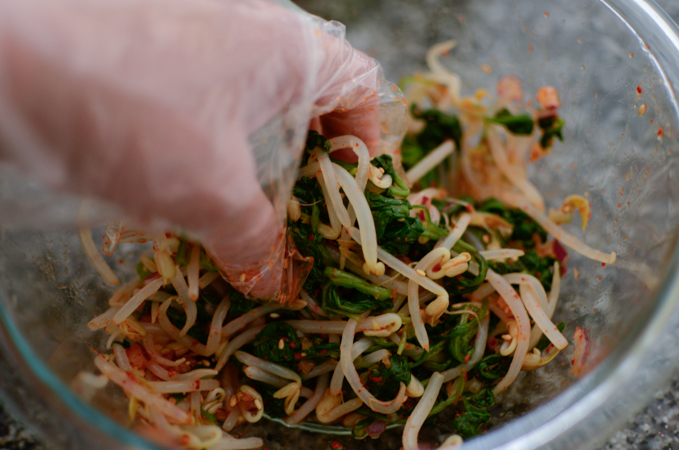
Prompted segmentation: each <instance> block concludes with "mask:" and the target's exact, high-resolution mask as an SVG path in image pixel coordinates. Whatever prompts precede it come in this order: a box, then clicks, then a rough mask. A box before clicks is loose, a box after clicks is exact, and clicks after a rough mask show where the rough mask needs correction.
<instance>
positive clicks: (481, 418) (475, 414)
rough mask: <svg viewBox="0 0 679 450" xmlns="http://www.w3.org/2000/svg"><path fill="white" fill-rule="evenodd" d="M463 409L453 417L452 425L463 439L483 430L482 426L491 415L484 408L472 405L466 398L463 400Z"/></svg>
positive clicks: (488, 420)
mask: <svg viewBox="0 0 679 450" xmlns="http://www.w3.org/2000/svg"><path fill="white" fill-rule="evenodd" d="M464 409H465V411H464V412H463V413H462V414H460V415H459V416H457V417H456V418H455V419H453V426H454V427H455V429H456V430H457V434H459V435H460V436H461V437H462V438H464V439H469V438H470V437H473V436H476V435H478V434H479V433H481V432H482V431H483V427H484V426H485V425H486V424H487V423H488V422H490V419H492V418H493V417H492V416H491V415H490V414H489V413H488V412H487V411H486V410H485V409H481V408H476V407H474V406H473V405H472V404H471V403H470V402H469V401H468V400H466V399H465V400H464Z"/></svg>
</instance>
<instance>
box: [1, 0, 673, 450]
mask: <svg viewBox="0 0 679 450" xmlns="http://www.w3.org/2000/svg"><path fill="white" fill-rule="evenodd" d="M298 3H299V4H300V5H301V6H303V7H304V8H307V9H308V10H310V11H311V12H313V13H316V14H319V15H321V16H323V17H325V18H332V19H336V20H339V21H341V22H343V23H346V24H347V25H348V33H347V35H348V38H349V40H350V41H351V42H352V43H353V44H354V46H356V47H357V48H359V49H361V50H364V51H366V52H367V53H369V54H371V55H372V56H374V57H376V58H377V59H378V60H379V61H381V62H382V65H383V67H384V70H385V74H386V77H387V78H388V79H390V80H392V81H398V80H399V79H400V78H401V77H403V76H405V75H409V74H412V73H414V72H416V71H418V70H423V69H424V55H425V51H426V49H427V48H428V47H429V46H431V45H432V44H435V43H437V42H441V41H444V40H448V39H455V40H457V43H458V45H457V47H456V48H455V49H453V50H452V51H451V52H450V54H449V55H447V56H445V57H444V58H443V63H444V64H445V65H446V66H447V67H449V68H451V69H453V70H454V71H456V72H457V73H459V74H460V75H461V77H462V80H463V92H464V93H466V94H471V93H473V92H474V91H475V90H476V89H477V88H487V89H489V90H492V89H494V86H495V82H496V81H497V79H498V78H499V77H500V76H502V75H515V76H517V77H519V78H520V79H522V80H523V83H524V90H525V91H526V92H527V93H532V94H534V93H535V91H536V90H537V88H538V87H540V86H542V85H545V84H549V85H553V86H556V87H557V88H558V89H559V92H560V94H561V100H562V103H563V108H562V115H563V117H564V118H565V119H566V128H565V133H564V138H565V142H564V143H562V144H558V145H557V146H556V148H555V150H554V151H553V152H552V153H551V154H550V155H549V156H548V157H547V158H544V159H542V160H540V161H539V162H538V163H536V164H535V165H533V166H532V167H531V169H530V170H531V174H530V175H531V179H532V180H533V181H534V182H535V184H536V185H537V186H538V187H539V189H540V190H541V191H542V192H544V193H545V196H546V200H547V203H548V206H551V207H557V206H559V205H560V203H561V201H562V200H563V198H565V197H566V196H567V195H570V194H572V193H575V194H580V195H585V196H588V197H589V199H590V201H591V203H592V206H593V215H592V219H591V221H590V224H589V226H588V228H587V231H586V232H585V233H583V232H581V231H580V229H579V224H577V223H573V224H569V225H567V226H566V227H567V229H568V230H569V231H570V232H572V233H574V234H576V235H577V236H581V237H582V238H583V239H584V240H585V241H586V242H587V243H588V244H590V245H591V246H593V247H596V248H599V249H601V250H604V251H615V252H617V254H618V261H617V262H616V263H615V264H614V265H612V266H607V267H602V265H601V264H600V263H594V262H592V261H590V260H586V259H584V258H582V257H580V256H579V255H577V254H574V253H573V252H571V254H570V259H569V262H568V264H567V267H568V273H567V274H566V276H565V277H564V281H563V288H562V295H561V299H562V300H561V301H560V306H559V308H558V309H557V312H556V315H555V318H556V320H558V321H565V322H566V323H567V324H568V326H567V328H566V332H565V333H566V335H567V336H568V337H569V339H570V340H571V341H572V335H573V332H574V330H575V326H576V325H577V326H581V327H585V328H587V329H588V330H589V332H590V335H591V337H592V349H591V352H590V356H589V359H588V363H587V365H586V370H585V372H586V373H585V374H584V375H583V376H581V377H579V378H576V377H573V376H570V375H569V374H568V371H569V368H570V358H571V355H572V346H570V347H569V349H567V350H566V352H565V353H566V355H565V356H562V355H560V356H559V358H557V360H556V361H555V362H554V363H552V364H550V365H548V366H546V367H544V368H542V369H540V370H537V371H535V372H530V373H523V374H522V375H521V376H520V378H519V379H518V380H517V382H516V383H515V384H514V385H513V386H512V388H511V389H510V390H509V391H507V392H506V393H504V394H503V395H502V396H501V397H499V398H498V405H497V408H496V410H495V411H494V419H493V424H492V425H493V427H492V428H491V430H490V431H489V432H488V433H486V434H484V435H482V436H479V437H476V438H473V439H471V440H469V441H468V442H466V443H465V444H464V448H465V449H490V448H502V449H504V448H506V449H537V448H559V449H582V448H593V447H596V446H597V445H600V444H601V443H602V441H603V440H604V439H605V438H606V437H607V436H608V435H609V434H610V433H611V432H612V431H613V430H614V429H615V428H616V427H619V426H620V425H621V424H622V422H623V421H625V420H626V419H628V418H629V417H630V416H631V415H632V414H633V413H634V412H636V411H637V410H639V409H640V408H641V407H643V406H644V405H645V403H646V401H647V400H648V398H649V396H650V394H651V393H652V392H653V390H654V389H655V388H656V387H657V386H658V385H659V384H660V383H662V382H664V381H666V380H667V378H668V377H669V376H671V375H672V374H673V373H674V371H675V369H676V368H677V366H678V363H677V361H679V359H677V356H679V355H678V353H679V347H678V346H677V345H676V344H675V343H676V342H677V337H678V336H677V334H679V332H678V331H677V330H679V311H677V308H676V303H677V302H678V301H679V279H678V278H677V256H678V255H679V253H678V252H677V231H678V230H679V229H678V228H677V227H676V226H675V224H676V223H678V222H677V219H678V218H679V217H678V212H679V182H678V181H677V177H676V173H675V172H676V170H677V161H678V158H679V155H677V154H676V152H677V150H676V149H677V140H678V137H677V136H678V135H677V130H678V127H677V125H678V114H677V102H676V97H675V93H674V90H673V87H672V86H674V85H676V83H677V82H678V81H679V33H678V30H677V28H676V26H675V25H674V24H673V22H672V21H671V20H670V19H669V18H668V17H667V16H666V15H665V14H664V13H663V12H662V10H661V9H660V8H659V7H658V6H657V5H656V4H655V3H653V2H651V1H644V0H607V1H605V2H601V3H599V2H591V1H589V0H572V1H570V2H557V1H540V0H525V1H516V2H509V1H507V0H486V1H478V0H477V1H460V0H425V1H406V0H381V1H376V0H373V1H370V2H364V1H361V0H347V1H343V2H329V1H327V0H299V2H298ZM532 94H531V95H532ZM642 105H645V108H646V112H645V114H643V115H642V114H640V112H639V111H640V107H641V106H642ZM641 109H642V110H643V108H641ZM5 175H6V176H5ZM10 175H11V174H10V173H9V172H7V171H6V170H5V171H4V172H3V176H1V177H0V198H1V199H3V200H4V201H5V203H7V199H10V200H11V199H12V198H13V196H17V195H28V196H29V197H30V196H34V195H37V194H35V193H34V192H33V190H32V189H33V188H30V189H29V188H25V187H22V186H20V185H19V184H20V181H19V180H17V179H16V177H12V176H10ZM1 205H2V201H0V206H1ZM33 205H34V206H35V205H38V207H36V208H35V211H34V213H35V214H36V217H39V215H40V213H41V212H44V210H43V209H42V208H41V207H40V206H39V205H40V203H39V202H37V203H34V204H33ZM69 205H72V204H69ZM49 206H50V207H51V208H52V209H54V205H49ZM56 209H57V210H58V209H59V208H56ZM68 211H71V210H70V209H69V210H68ZM63 216H64V211H63V210H62V211H61V217H62V218H63ZM26 217H28V218H29V219H30V215H28V216H26V215H25V214H24V216H23V219H22V220H20V221H18V222H15V223H13V224H12V225H5V226H4V227H3V228H1V229H0V273H2V278H1V279H0V299H1V301H0V325H1V326H0V340H2V346H1V350H2V351H1V352H0V370H1V375H0V385H1V386H2V388H3V396H4V400H5V401H6V402H8V403H10V404H11V405H12V406H13V409H14V410H15V411H16V412H18V413H19V415H20V416H21V417H23V419H24V420H25V421H26V423H27V424H29V425H31V426H33V427H34V428H35V429H36V430H37V431H38V432H40V433H41V434H42V436H43V437H44V439H45V441H46V442H48V443H49V444H50V446H51V447H54V448H64V449H67V448H68V449H72V448H99V449H109V448H110V449H113V448H121V447H129V448H144V449H149V448H154V445H155V444H153V443H152V442H151V441H148V440H146V439H145V438H143V437H141V436H139V435H137V434H135V433H134V432H133V431H131V430H129V429H128V427H127V426H128V425H129V423H128V419H127V408H126V406H125V401H124V398H123V396H122V394H121V393H120V392H119V390H117V389H115V388H114V387H111V386H109V388H107V390H106V391H105V392H104V393H102V394H100V395H96V396H95V397H94V398H93V399H92V400H91V401H89V402H87V401H85V400H84V399H83V398H82V397H81V396H80V395H78V394H76V393H75V392H74V391H73V390H71V388H70V386H72V384H73V379H74V377H75V376H76V374H77V373H78V372H79V371H81V370H91V371H94V365H93V362H92V360H93V355H94V353H93V352H96V351H97V350H99V349H102V348H103V343H104V340H105V337H104V336H103V335H102V334H99V333H91V332H89V331H88V330H87V328H86V327H85V323H86V322H87V321H88V320H90V319H91V318H92V317H94V316H95V315H97V314H99V313H101V312H102V311H103V310H104V309H105V307H106V306H105V305H106V302H107V299H108V298H109V296H110V295H111V292H112V290H111V288H109V287H107V286H105V285H104V284H103V282H102V281H101V280H100V279H99V277H98V275H97V274H96V272H95V271H94V269H93V268H92V267H91V265H90V263H89V261H88V260H87V259H86V257H85V255H84V253H83V252H82V251H81V249H80V243H79V241H78V238H77V235H76V233H75V232H74V230H72V229H68V228H67V227H65V228H60V229H58V230H56V231H55V230H54V229H51V230H49V231H45V230H44V229H39V228H38V227H35V226H33V224H32V222H31V221H30V220H27V219H26ZM0 222H2V223H5V224H7V223H8V222H7V221H2V220H0ZM66 222H68V221H67V220H66ZM17 224H20V225H17ZM99 231H100V230H96V232H95V236H96V235H99V236H100V235H101V234H102V233H101V232H99ZM137 256H138V250H137V249H135V248H133V247H124V248H121V249H120V250H119V252H118V253H117V254H116V255H115V257H112V258H109V259H108V262H109V264H110V265H112V266H114V267H115V270H116V272H117V273H119V274H120V276H121V278H123V281H124V280H126V279H130V278H131V277H132V276H133V275H134V273H135V271H134V265H135V261H136V258H137ZM576 269H577V272H579V276H578V277H576V276H575V273H576ZM440 422H441V423H439V424H438V427H430V428H428V429H426V430H424V431H423V433H422V435H423V437H425V438H426V439H427V440H428V441H430V442H433V443H435V442H436V441H437V440H439V439H440V438H441V437H442V436H445V434H446V433H447V432H449V428H447V425H446V423H445V421H444V420H442V421H440ZM243 435H245V436H247V435H258V436H261V437H263V438H264V439H265V441H266V444H265V446H266V447H267V448H269V449H271V450H276V449H281V448H300V447H301V446H302V445H304V446H307V447H309V448H313V449H318V450H322V449H326V448H328V446H329V443H330V442H331V441H339V442H341V443H343V444H344V445H346V446H347V447H348V448H358V447H359V446H360V447H364V448H365V447H369V448H381V449H388V448H394V449H398V448H400V446H401V444H400V439H399V435H400V431H395V432H394V433H392V434H391V435H389V436H386V437H385V439H384V440H380V441H367V442H366V441H361V442H359V441H353V440H352V439H351V438H350V437H346V436H326V435H315V434H313V433H310V432H307V431H302V430H290V429H286V428H284V427H283V426H282V425H278V424H274V423H270V422H262V423H260V424H257V425H255V426H251V427H249V428H246V429H245V430H244V431H243Z"/></svg>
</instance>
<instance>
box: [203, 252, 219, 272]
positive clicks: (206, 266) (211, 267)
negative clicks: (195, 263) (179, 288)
mask: <svg viewBox="0 0 679 450" xmlns="http://www.w3.org/2000/svg"><path fill="white" fill-rule="evenodd" d="M200 267H201V268H202V269H203V270H205V271H207V272H219V270H218V269H217V266H216V265H215V263H214V262H213V261H212V258H210V257H209V256H208V255H207V253H205V250H203V249H202V248H201V249H200Z"/></svg>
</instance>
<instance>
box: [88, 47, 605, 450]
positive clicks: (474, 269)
mask: <svg viewBox="0 0 679 450" xmlns="http://www.w3.org/2000/svg"><path fill="white" fill-rule="evenodd" d="M453 45H454V43H452V42H445V43H442V44H439V45H436V46H434V47H433V48H432V49H431V50H430V51H429V53H428V55H427V62H428V65H429V67H430V72H428V73H424V74H418V75H415V76H412V77H409V78H407V79H405V80H403V82H402V89H403V90H404V92H405V94H406V99H407V102H408V104H409V105H410V114H411V121H410V126H409V130H408V134H407V136H406V138H405V140H404V142H403V145H402V148H401V151H400V153H399V152H397V153H396V154H393V155H388V154H384V155H380V156H378V157H375V158H372V159H371V158H370V155H369V153H368V149H367V147H366V146H365V145H364V144H363V142H362V141H361V140H360V139H358V138H357V137H355V136H341V137H337V138H333V139H330V140H328V139H326V138H324V137H323V136H321V135H320V134H318V133H315V132H310V133H309V136H308V139H307V142H306V149H305V153H304V157H303V160H302V162H301V167H300V170H299V177H298V179H297V182H296V184H295V186H294V189H293V192H292V195H291V197H290V200H289V203H288V240H289V245H290V246H292V247H294V248H296V249H297V250H298V251H299V252H300V253H301V255H302V256H303V257H304V261H305V262H306V270H305V271H304V272H305V273H306V274H307V275H306V279H305V281H304V283H303V288H302V290H301V291H300V293H299V297H298V298H297V299H296V300H294V301H293V302H291V303H286V304H281V303H260V302H258V301H255V300H253V299H250V298H248V297H246V296H244V295H243V294H241V293H240V292H238V291H237V290H235V289H233V288H232V287H230V285H229V283H228V280H224V279H223V278H222V277H221V276H220V274H219V272H218V271H217V268H216V267H215V265H214V264H213V263H212V261H211V259H210V257H209V256H208V255H207V254H206V252H205V250H204V249H203V248H202V247H201V245H200V243H198V242H191V241H189V240H188V239H187V238H186V237H184V236H183V235H176V234H172V233H165V234H161V235H149V234H145V233H142V232H138V231H135V230H129V229H126V228H125V227H124V226H123V225H121V224H112V225H110V226H109V227H108V229H107V231H106V235H105V238H104V246H103V249H102V251H103V252H104V253H105V254H111V253H112V252H113V251H114V250H115V247H116V246H117V244H118V243H121V242H146V241H153V248H152V249H149V250H148V251H146V252H145V253H143V254H142V256H141V259H140V261H139V264H138V266H137V273H138V277H136V278H135V279H134V280H132V281H131V282H129V283H128V284H125V285H123V286H122V287H121V288H119V289H118V290H117V291H116V293H115V294H114V295H113V297H112V298H111V299H110V300H109V305H110V309H108V310H107V311H106V312H104V313H103V314H101V315H100V316H98V317H96V318H94V319H93V320H92V321H90V322H89V324H88V327H89V328H90V329H91V330H98V329H103V330H104V331H106V332H107V333H109V334H110V337H109V339H108V342H107V345H106V348H107V349H110V352H108V353H105V354H100V355H98V356H96V358H95V364H96V366H97V367H98V369H99V370H100V371H101V373H102V375H99V376H94V375H91V374H81V376H80V381H81V382H82V383H81V388H83V386H89V388H100V387H103V385H105V384H106V383H107V382H108V381H109V380H110V381H112V382H114V383H116V384H118V385H119V386H120V387H121V388H122V389H123V391H124V393H125V395H126V396H127V398H128V399H129V414H130V417H131V418H132V419H134V420H135V424H136V426H137V427H138V428H139V429H141V430H146V431H147V432H149V431H151V430H154V431H157V432H160V433H159V434H162V435H163V436H164V437H165V438H166V439H167V440H168V441H169V442H171V443H174V444H178V445H181V446H183V447H185V448H191V449H199V448H209V449H254V448H259V447H262V446H263V441H262V439H260V438H257V437H249V438H240V439H239V438H237V437H235V436H236V435H237V434H238V427H239V426H241V425H242V424H245V423H247V422H250V423H252V422H257V421H260V420H274V421H277V422H280V423H284V424H286V425H288V426H299V425H300V424H303V425H302V426H304V427H305V429H308V430H316V431H328V430H332V431H333V432H335V433H338V432H340V431H344V432H346V433H351V434H353V436H354V437H355V438H356V439H364V438H366V437H368V436H370V437H371V438H377V437H379V435H380V434H381V433H383V432H384V431H385V430H387V429H391V428H396V427H400V428H402V429H403V448H404V449H405V450H416V449H418V448H419V447H418V434H419V431H420V429H421V428H422V426H423V425H424V424H425V423H428V422H431V421H433V419H434V418H435V417H436V416H437V415H438V414H440V413H441V412H443V411H446V410H447V411H448V412H449V413H450V412H452V414H451V415H450V416H448V417H451V418H452V419H451V420H452V428H453V429H454V430H455V433H454V434H452V435H450V436H449V437H447V439H446V440H445V442H443V443H439V444H441V445H442V446H441V448H446V449H450V448H454V447H456V446H458V445H460V444H461V442H462V439H468V438H471V437H473V436H475V435H477V434H479V433H482V432H483V431H484V430H485V427H486V425H487V424H488V422H489V421H490V419H491V414H490V413H489V412H488V409H489V408H490V407H491V406H492V405H493V404H494V402H495V397H496V396H497V395H499V394H501V393H502V392H503V391H504V390H505V389H507V387H508V386H509V385H511V384H512V382H513V381H514V380H515V379H516V377H517V375H518V374H519V372H520V371H522V370H523V371H532V370H539V369H540V367H542V366H544V365H546V364H548V363H549V362H550V361H552V360H553V359H554V358H556V357H558V355H559V354H560V352H561V351H562V350H564V349H565V348H566V347H567V346H568V345H569V343H568V340H567V339H566V337H565V336H564V335H563V334H562V331H563V330H564V328H565V324H564V323H563V322H561V323H555V322H554V321H553V320H552V316H553V314H554V311H555V308H556V305H557V302H558V300H559V291H560V286H561V276H562V274H563V271H564V270H565V267H564V263H565V262H566V259H567V250H566V248H568V249H570V250H573V251H575V252H578V253H581V254H583V255H585V256H587V257H589V258H591V259H594V260H597V261H601V262H602V263H605V264H610V263H613V262H615V253H611V254H607V253H602V252H600V251H598V250H595V249H592V248H590V247H588V246H587V245H585V244H584V243H583V242H582V241H580V240H579V239H577V238H576V237H574V236H572V235H570V234H568V233H567V232H565V231H564V230H563V229H562V228H561V227H560V225H561V224H563V223H566V222H569V221H571V220H572V218H573V215H574V214H575V213H576V211H577V212H578V213H579V215H580V216H581V218H582V228H583V230H584V229H585V227H586V225H587V221H588V219H589V217H590V205H589V202H588V201H587V199H585V198H583V197H581V196H577V195H573V196H570V197H568V198H566V199H565V200H564V202H563V204H562V206H561V207H560V208H559V209H558V210H550V211H549V212H546V211H545V204H544V200H543V198H542V195H541V194H540V192H539V191H538V190H537V189H536V188H535V187H534V186H533V185H532V184H531V183H530V181H529V180H528V178H527V176H526V173H527V163H528V162H529V161H535V160H537V159H539V158H541V157H543V156H545V155H546V154H548V153H549V152H550V151H551V149H552V147H553V146H554V144H555V142H556V140H562V139H563V137H562V128H563V126H564V120H563V119H562V118H561V117H560V116H559V108H560V102H559V96H558V92H557V91H556V89H555V88H553V87H549V86H545V87H542V88H540V89H539V90H538V91H537V93H536V94H537V95H536V97H537V104H535V105H533V104H532V103H533V102H529V103H524V93H523V91H522V88H521V82H520V81H519V80H518V79H516V78H514V77H510V76H505V77H503V78H501V79H500V80H499V82H498V84H497V96H496V98H493V96H492V95H491V94H490V93H489V92H487V91H485V90H478V91H477V92H476V93H475V94H474V95H473V96H471V97H462V96H461V95H460V80H459V78H458V77H457V75H455V74H454V73H451V72H449V71H448V70H447V69H444V68H443V66H442V65H441V63H440V61H439V60H438V58H439V56H440V55H441V54H442V53H443V52H446V51H448V50H450V48H452V46H453ZM527 105H528V106H527ZM525 108H528V109H525ZM348 149H350V150H352V151H349V150H348ZM347 155H348V156H347ZM81 240H82V242H83V244H84V247H85V249H86V252H87V253H88V255H89V256H90V258H91V259H92V261H93V263H94V264H95V266H96V267H97V268H98V269H99V270H100V272H101V273H102V275H103V276H104V278H105V279H106V280H107V281H108V282H109V283H112V284H115V283H117V281H118V280H117V278H116V277H115V275H114V274H113V272H112V271H111V270H110V268H108V266H106V264H105V262H104V261H103V259H102V257H101V255H100V254H99V253H98V251H97V249H96V248H95V247H94V243H93V241H92V236H91V233H90V231H89V229H87V228H86V227H83V228H82V229H81ZM573 325H576V324H573ZM573 342H574V345H575V352H574V355H575V356H574V358H573V361H572V370H571V372H572V373H573V374H577V373H578V372H579V371H580V370H582V368H583V365H584V364H585V362H586V359H587V355H588V351H589V336H588V333H587V331H586V330H584V329H582V328H579V327H576V331H575V335H574V339H573Z"/></svg>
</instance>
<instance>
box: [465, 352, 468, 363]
mask: <svg viewBox="0 0 679 450" xmlns="http://www.w3.org/2000/svg"><path fill="white" fill-rule="evenodd" d="M468 362H469V353H467V354H466V355H464V363H465V364H467V363H468Z"/></svg>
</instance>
